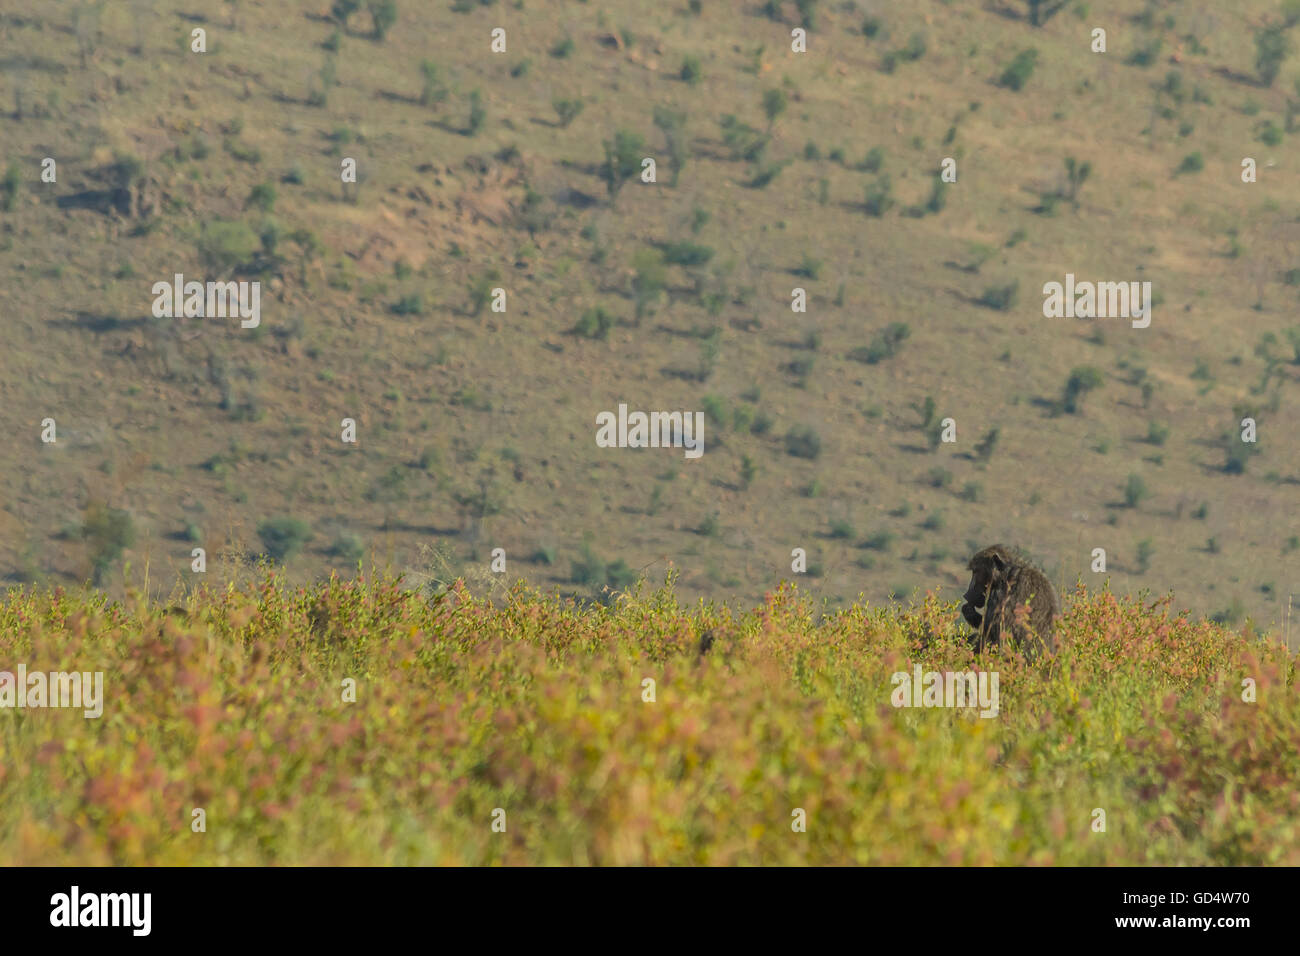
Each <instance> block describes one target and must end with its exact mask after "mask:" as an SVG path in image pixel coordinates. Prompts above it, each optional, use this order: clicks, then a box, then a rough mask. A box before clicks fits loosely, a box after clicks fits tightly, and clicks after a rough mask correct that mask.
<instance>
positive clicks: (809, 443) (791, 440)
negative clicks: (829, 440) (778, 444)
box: [785, 425, 822, 459]
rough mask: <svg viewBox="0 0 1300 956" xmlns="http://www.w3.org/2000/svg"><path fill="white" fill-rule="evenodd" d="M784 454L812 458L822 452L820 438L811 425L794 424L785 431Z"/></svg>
mask: <svg viewBox="0 0 1300 956" xmlns="http://www.w3.org/2000/svg"><path fill="white" fill-rule="evenodd" d="M785 451H786V454H788V455H790V456H792V457H794V458H809V459H814V458H816V457H817V456H818V455H820V454H821V453H822V439H821V436H820V435H818V434H817V431H816V429H814V428H813V427H812V426H811V425H795V426H794V427H793V428H791V429H790V430H789V431H788V432H786V433H785Z"/></svg>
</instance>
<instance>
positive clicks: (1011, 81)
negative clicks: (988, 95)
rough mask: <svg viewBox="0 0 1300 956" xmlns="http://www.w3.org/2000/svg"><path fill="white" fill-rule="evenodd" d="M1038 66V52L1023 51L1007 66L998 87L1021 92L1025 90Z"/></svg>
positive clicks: (1032, 50) (999, 79)
mask: <svg viewBox="0 0 1300 956" xmlns="http://www.w3.org/2000/svg"><path fill="white" fill-rule="evenodd" d="M1037 64H1038V51H1037V50H1034V49H1029V50H1021V51H1020V52H1019V53H1017V54H1016V56H1015V59H1013V60H1012V61H1011V63H1010V64H1008V65H1007V68H1006V69H1005V70H1003V71H1002V75H1001V76H1000V77H998V86H1001V87H1005V88H1006V89H1009V90H1015V91H1016V92H1019V91H1020V90H1022V89H1024V87H1025V84H1026V83H1028V82H1029V78H1030V77H1031V76H1033V74H1034V67H1035V66H1036V65H1037Z"/></svg>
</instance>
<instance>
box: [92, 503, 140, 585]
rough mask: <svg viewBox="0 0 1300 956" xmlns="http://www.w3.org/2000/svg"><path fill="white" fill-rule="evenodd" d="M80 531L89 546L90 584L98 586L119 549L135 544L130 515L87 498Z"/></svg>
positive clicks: (115, 558) (117, 554) (119, 552)
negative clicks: (92, 574)
mask: <svg viewBox="0 0 1300 956" xmlns="http://www.w3.org/2000/svg"><path fill="white" fill-rule="evenodd" d="M81 535H82V537H83V538H84V539H85V540H86V543H87V546H88V548H89V557H90V564H91V567H92V569H93V571H94V584H95V586H96V587H98V586H99V585H100V584H101V583H102V582H103V578H104V575H105V574H106V573H107V572H108V570H109V568H111V567H112V566H113V565H114V564H116V563H117V560H118V558H120V557H121V556H122V552H123V551H125V550H126V549H127V548H129V547H131V546H132V545H133V544H135V523H134V522H133V521H132V519H131V515H130V514H129V513H127V512H126V511H123V510H121V509H120V508H109V507H108V506H106V505H104V504H102V503H100V502H91V503H90V504H89V505H88V506H87V508H86V515H85V518H84V520H83V521H82V525H81Z"/></svg>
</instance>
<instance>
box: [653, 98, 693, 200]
mask: <svg viewBox="0 0 1300 956" xmlns="http://www.w3.org/2000/svg"><path fill="white" fill-rule="evenodd" d="M654 122H655V126H656V127H657V128H658V129H659V131H660V132H661V133H663V134H664V141H665V144H666V146H667V149H668V159H669V161H670V162H671V163H672V164H673V174H672V178H671V179H670V180H669V181H668V184H669V185H670V186H674V187H675V186H676V185H677V181H678V179H679V178H680V177H681V175H682V167H684V166H685V165H686V161H687V160H688V159H689V158H690V145H689V142H688V139H687V136H686V113H685V112H684V111H678V110H670V109H668V107H666V106H656V107H655V112H654Z"/></svg>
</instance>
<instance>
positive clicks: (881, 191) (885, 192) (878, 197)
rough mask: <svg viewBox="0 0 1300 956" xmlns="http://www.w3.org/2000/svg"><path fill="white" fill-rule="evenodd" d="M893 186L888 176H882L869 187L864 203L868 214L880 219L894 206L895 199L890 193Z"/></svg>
mask: <svg viewBox="0 0 1300 956" xmlns="http://www.w3.org/2000/svg"><path fill="white" fill-rule="evenodd" d="M891 188H892V187H891V184H890V181H889V177H888V176H881V177H880V179H879V180H877V181H876V182H875V183H872V184H871V185H870V186H868V187H867V193H866V198H865V199H864V202H863V205H864V206H865V208H866V211H867V215H868V216H874V217H876V218H877V219H878V218H880V217H881V216H883V215H884V214H885V213H886V212H888V211H889V210H890V209H891V208H893V205H894V199H893V197H892V196H891V195H890V191H891Z"/></svg>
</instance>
